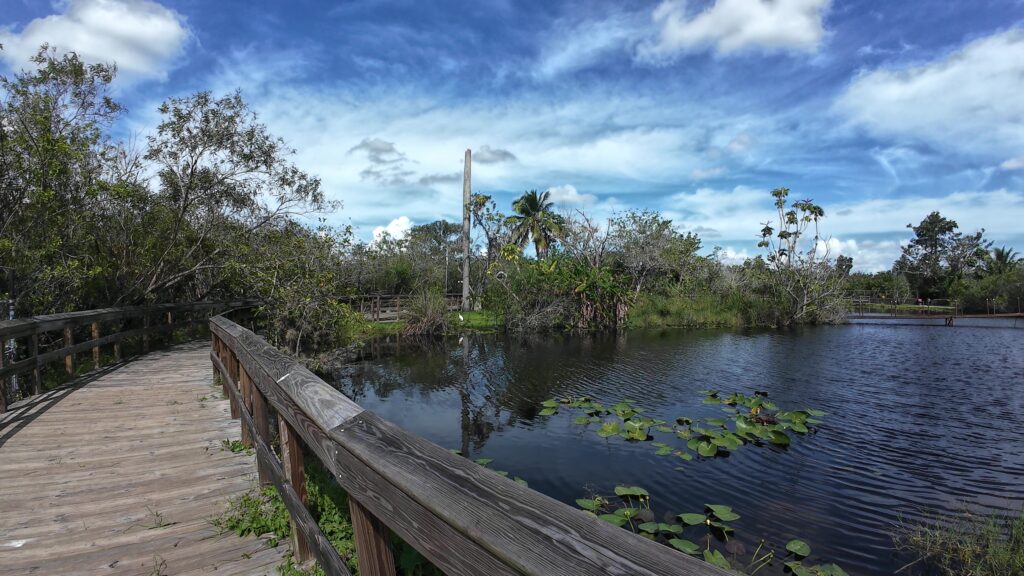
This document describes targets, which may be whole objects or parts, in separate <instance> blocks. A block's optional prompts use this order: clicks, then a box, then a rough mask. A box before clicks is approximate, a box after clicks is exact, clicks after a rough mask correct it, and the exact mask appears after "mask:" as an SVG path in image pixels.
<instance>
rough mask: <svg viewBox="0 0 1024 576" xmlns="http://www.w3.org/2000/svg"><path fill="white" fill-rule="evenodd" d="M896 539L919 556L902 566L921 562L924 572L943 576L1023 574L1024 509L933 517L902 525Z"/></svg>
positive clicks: (897, 530) (894, 537) (898, 543)
mask: <svg viewBox="0 0 1024 576" xmlns="http://www.w3.org/2000/svg"><path fill="white" fill-rule="evenodd" d="M893 541H894V542H895V544H896V547H897V548H898V549H900V550H904V551H908V552H910V553H912V554H913V555H914V556H915V557H916V559H915V560H914V562H912V563H911V564H908V565H907V566H904V567H903V569H901V570H905V569H908V568H910V567H912V566H919V567H920V568H921V569H922V570H923V571H922V572H921V573H922V574H940V575H943V576H1004V575H1010V574H1024V512H1021V513H1017V514H1014V515H989V516H985V515H978V514H971V513H964V514H961V515H959V516H956V517H953V518H931V519H928V520H926V521H925V522H922V523H918V524H910V525H901V526H900V527H898V528H897V529H896V532H895V534H894V535H893Z"/></svg>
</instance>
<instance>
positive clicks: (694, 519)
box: [676, 513, 708, 526]
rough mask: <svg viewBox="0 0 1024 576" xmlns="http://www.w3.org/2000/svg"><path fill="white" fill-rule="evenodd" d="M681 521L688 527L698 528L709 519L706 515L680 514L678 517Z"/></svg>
mask: <svg viewBox="0 0 1024 576" xmlns="http://www.w3.org/2000/svg"><path fill="white" fill-rule="evenodd" d="M676 517H677V518H679V520H680V521H681V522H682V523H683V524H686V525H687V526H696V525H697V524H703V523H704V522H705V521H707V519H708V517H707V516H706V515H704V514H692V513H691V514H680V515H679V516H676Z"/></svg>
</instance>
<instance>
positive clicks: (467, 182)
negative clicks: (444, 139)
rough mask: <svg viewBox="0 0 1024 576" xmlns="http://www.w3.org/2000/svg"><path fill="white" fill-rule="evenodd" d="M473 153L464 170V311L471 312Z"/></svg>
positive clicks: (469, 151)
mask: <svg viewBox="0 0 1024 576" xmlns="http://www.w3.org/2000/svg"><path fill="white" fill-rule="evenodd" d="M472 166H473V152H472V151H471V150H466V160H465V162H464V166H463V168H462V309H463V310H469V308H470V306H469V194H470V189H471V188H472V185H471V179H472Z"/></svg>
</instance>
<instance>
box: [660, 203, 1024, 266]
mask: <svg viewBox="0 0 1024 576" xmlns="http://www.w3.org/2000/svg"><path fill="white" fill-rule="evenodd" d="M798 192H799V191H794V194H796V196H794V197H800V196H799V194H798ZM934 210H939V211H940V212H941V213H942V215H943V216H945V217H947V218H951V219H953V220H955V221H956V222H957V223H958V224H959V225H960V229H961V230H963V231H965V232H973V231H975V230H977V229H979V228H985V235H986V237H988V238H991V239H994V240H996V243H997V244H1001V243H1004V242H1005V243H1013V242H1014V241H1015V240H1017V239H1020V238H1021V233H1020V231H1019V230H1020V224H1019V221H1020V217H1021V214H1024V192H1019V191H1018V192H1014V191H1009V190H1005V189H999V190H990V191H967V192H955V193H951V194H946V195H942V196H908V197H897V198H869V199H864V200H857V201H854V202H847V203H835V204H826V205H825V219H824V220H823V221H822V224H821V231H822V234H823V235H825V236H826V237H828V238H831V240H829V248H830V249H831V250H832V255H833V256H836V255H838V254H843V255H846V256H851V257H853V259H854V260H853V262H854V269H855V270H860V271H868V272H874V271H878V270H887V269H888V268H889V267H890V266H891V265H892V262H893V261H894V260H895V259H896V258H897V257H898V256H899V252H900V241H901V240H904V239H906V238H908V237H909V235H910V231H908V230H907V228H906V226H907V224H910V223H914V224H917V223H918V222H920V221H921V219H923V218H924V217H925V216H927V215H928V214H929V213H930V212H932V211H934ZM664 213H665V214H666V216H667V217H669V218H671V219H672V220H673V222H675V223H676V225H677V226H679V227H680V228H681V229H685V230H698V229H700V228H701V227H705V228H712V229H714V230H716V231H717V232H719V233H720V234H721V244H722V245H723V246H729V247H731V248H732V249H734V250H735V251H746V250H748V249H750V250H753V246H754V245H755V244H756V242H757V240H758V230H759V229H760V224H761V223H762V222H767V221H769V220H773V219H776V218H777V215H776V214H775V213H774V211H773V209H772V206H771V197H770V196H769V194H768V191H767V190H760V189H756V188H749V187H745V186H738V187H736V188H734V189H732V190H716V189H713V188H699V189H697V190H695V191H693V192H685V193H680V194H676V195H674V196H672V197H671V198H670V199H669V200H668V202H667V203H666V205H665V206H664ZM709 238H710V236H709Z"/></svg>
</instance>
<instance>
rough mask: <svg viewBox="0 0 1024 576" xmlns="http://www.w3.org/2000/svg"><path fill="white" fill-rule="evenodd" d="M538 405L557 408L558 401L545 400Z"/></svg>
mask: <svg viewBox="0 0 1024 576" xmlns="http://www.w3.org/2000/svg"><path fill="white" fill-rule="evenodd" d="M540 405H541V406H543V407H545V408H558V402H557V401H555V400H545V401H543V402H541V403H540Z"/></svg>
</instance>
